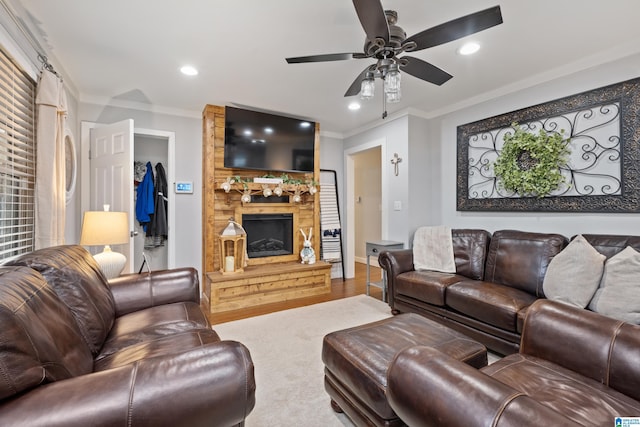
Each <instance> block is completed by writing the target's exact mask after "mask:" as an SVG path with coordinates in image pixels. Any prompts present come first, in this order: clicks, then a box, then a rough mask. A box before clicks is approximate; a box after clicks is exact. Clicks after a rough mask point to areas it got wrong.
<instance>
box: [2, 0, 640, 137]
mask: <svg viewBox="0 0 640 427" xmlns="http://www.w3.org/2000/svg"><path fill="white" fill-rule="evenodd" d="M14 2H15V1H14ZM17 5H18V9H20V8H22V7H23V8H24V10H22V11H20V10H18V13H19V14H20V15H23V16H22V18H23V19H32V20H33V25H31V24H30V26H32V28H33V29H36V31H37V32H39V33H40V35H41V36H42V37H43V39H44V43H45V44H46V46H45V48H47V49H48V52H47V54H48V55H49V56H50V57H52V58H55V60H56V63H58V64H60V65H61V67H63V68H64V73H65V74H66V75H67V76H68V78H69V79H70V80H71V81H72V82H73V83H74V85H75V87H76V88H77V89H78V91H79V96H80V99H81V100H83V101H89V102H92V101H96V100H100V102H106V103H108V102H110V101H115V100H117V101H119V102H126V101H131V102H134V103H143V104H151V105H153V106H154V107H164V108H170V109H173V110H178V111H182V112H186V113H187V114H192V115H193V116H194V117H198V116H199V115H200V113H201V112H202V109H203V107H204V106H205V104H215V105H230V104H231V103H236V104H241V105H245V106H251V107H254V108H256V109H262V110H270V111H275V112H280V113H284V114H288V115H296V116H302V117H308V118H311V119H313V120H315V121H318V122H320V126H321V130H323V131H326V132H335V133H338V134H343V135H344V134H350V133H351V132H353V131H354V130H357V129H360V128H362V127H364V126H368V125H370V124H371V123H376V122H379V121H380V120H381V118H380V115H381V112H382V101H381V98H380V96H379V94H378V95H377V96H376V97H375V98H374V99H373V100H370V101H366V102H363V107H362V109H360V110H359V111H355V112H352V111H349V110H348V109H347V105H348V104H349V102H351V101H353V100H357V97H351V98H344V97H343V95H344V93H345V91H346V90H347V88H348V87H349V85H350V84H351V82H352V81H353V79H354V78H355V77H356V76H357V75H358V74H359V73H360V72H361V71H362V70H363V69H364V67H365V66H366V65H367V64H369V63H373V61H372V60H366V59H361V60H350V61H339V62H326V63H310V64H291V65H290V64H287V63H286V62H285V57H292V56H305V55H315V54H323V53H342V52H361V51H362V48H363V43H364V31H363V30H362V28H361V26H360V22H359V20H358V17H357V16H356V13H355V10H354V7H353V4H352V2H351V1H349V0H322V1H310V0H227V1H222V0H182V1H179V2H178V1H162V2H160V1H157V0H108V1H105V0H55V1H52V0H17ZM495 5H500V6H501V8H502V16H503V19H504V23H503V24H502V25H499V26H496V27H493V28H490V29H488V30H485V31H482V32H480V33H477V34H475V35H472V36H468V37H465V38H464V39H461V40H458V41H454V42H450V43H447V44H445V45H441V46H438V47H434V48H431V49H427V50H423V51H420V52H415V53H413V54H412V55H413V56H416V57H418V58H421V59H423V60H425V61H428V62H430V63H433V64H434V65H437V66H438V67H440V68H442V69H444V70H445V71H447V72H449V73H450V74H452V75H453V76H454V78H453V79H451V80H450V81H449V82H447V83H445V84H444V85H443V86H440V87H438V86H435V85H432V84H430V83H426V82H424V81H422V80H418V79H416V78H414V77H412V76H409V75H406V74H405V75H404V76H403V80H402V93H403V99H402V101H401V102H400V103H399V104H393V105H389V106H388V107H389V114H390V116H393V114H394V113H399V112H403V111H407V109H412V110H413V109H415V110H418V111H420V112H421V114H424V115H426V116H435V115H438V114H442V113H444V112H447V111H451V110H453V109H455V108H459V107H461V106H464V105H468V104H471V103H474V102H479V101H482V100H485V99H488V98H490V97H493V96H496V95H499V94H503V93H507V92H509V91H513V90H517V89H520V88H523V87H526V86H530V85H533V84H537V83H540V82H543V81H545V80H549V79H552V78H555V77H558V76H560V75H566V74H570V73H571V72H573V71H576V70H579V69H584V68H587V67H590V66H594V65H597V64H599V63H604V62H608V61H611V60H614V59H617V58H621V57H624V56H627V55H630V54H633V53H637V52H639V51H640V42H639V40H640V25H639V24H638V21H639V20H640V1H638V0H609V1H606V2H604V1H601V0H536V1H525V0H383V7H384V8H385V9H392V10H396V11H397V12H398V15H399V18H398V25H400V26H401V27H402V28H404V30H405V31H406V33H407V35H408V36H410V35H413V34H415V33H417V32H420V31H422V30H424V29H426V28H429V27H432V26H435V25H438V24H441V23H443V22H446V21H448V20H451V19H455V18H458V17H460V16H462V15H467V14H469V13H473V12H477V11H479V10H482V9H485V8H488V7H492V6H495ZM468 40H475V41H477V42H479V43H480V44H481V46H482V49H481V50H480V52H478V53H477V54H475V55H473V56H469V57H463V56H459V55H457V54H456V49H457V48H458V47H460V46H461V45H462V43H463V42H465V41H468ZM187 63H188V64H192V65H194V66H196V67H197V68H198V69H199V71H200V74H199V75H198V76H197V77H191V78H189V77H185V76H183V75H181V74H180V72H179V71H178V70H179V68H180V67H181V66H182V65H184V64H187ZM377 84H378V89H379V85H380V83H377Z"/></svg>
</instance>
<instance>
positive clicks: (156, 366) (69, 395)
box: [0, 341, 255, 427]
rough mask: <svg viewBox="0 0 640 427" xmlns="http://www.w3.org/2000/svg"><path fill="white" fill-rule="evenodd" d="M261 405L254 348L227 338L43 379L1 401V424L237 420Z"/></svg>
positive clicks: (50, 426)
mask: <svg viewBox="0 0 640 427" xmlns="http://www.w3.org/2000/svg"><path fill="white" fill-rule="evenodd" d="M254 405H255V382H254V372H253V363H252V362H251V358H250V355H249V351H248V350H247V349H246V347H244V346H243V345H242V344H240V343H237V342H233V341H221V342H217V343H214V344H210V345H207V346H203V347H199V348H197V349H193V350H191V351H187V352H184V353H181V354H178V355H168V356H162V357H155V358H149V359H143V360H140V361H138V362H136V363H133V364H131V365H127V366H122V367H120V368H115V369H109V370H106V371H101V372H94V373H91V374H88V375H82V376H78V377H75V378H71V379H68V380H63V381H58V382H54V383H50V384H47V385H44V386H40V387H38V388H36V389H34V390H32V391H30V392H27V393H25V394H23V395H21V396H19V397H17V398H15V399H12V400H10V401H7V402H4V403H3V404H2V405H0V424H1V425H6V426H9V425H13V426H17V425H28V426H31V427H45V426H46V427H54V426H60V427H62V426H66V427H76V426H77V427H80V426H83V427H84V426H89V425H91V426H105V427H107V426H109V427H118V426H122V427H129V426H133V427H135V426H177V425H188V426H212V425H216V426H235V425H237V424H240V423H241V422H242V421H243V420H244V419H245V417H246V416H247V415H248V414H249V412H251V410H252V409H253V407H254Z"/></svg>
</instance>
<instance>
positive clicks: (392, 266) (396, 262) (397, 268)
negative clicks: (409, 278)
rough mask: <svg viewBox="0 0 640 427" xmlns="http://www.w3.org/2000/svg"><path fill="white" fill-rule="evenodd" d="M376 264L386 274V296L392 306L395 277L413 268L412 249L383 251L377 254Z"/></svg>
mask: <svg viewBox="0 0 640 427" xmlns="http://www.w3.org/2000/svg"><path fill="white" fill-rule="evenodd" d="M378 265H380V268H382V269H383V270H384V271H385V273H386V275H387V296H388V298H389V305H390V306H391V307H392V308H393V298H394V295H395V294H394V290H395V284H396V277H397V276H398V275H399V274H402V273H405V272H407V271H412V270H413V249H400V250H397V251H383V252H381V253H380V255H379V256H378Z"/></svg>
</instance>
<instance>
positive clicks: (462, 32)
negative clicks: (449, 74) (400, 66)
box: [405, 6, 502, 52]
mask: <svg viewBox="0 0 640 427" xmlns="http://www.w3.org/2000/svg"><path fill="white" fill-rule="evenodd" d="M499 24H502V13H501V12H500V6H495V7H492V8H489V9H485V10H482V11H480V12H476V13H472V14H470V15H466V16H463V17H461V18H458V19H454V20H452V21H448V22H445V23H444V24H440V25H438V26H436V27H432V28H429V29H427V30H424V31H422V32H420V33H418V34H415V35H413V36H411V37H409V38H407V39H406V40H405V43H406V42H410V41H413V42H416V44H417V47H416V48H415V49H413V50H412V52H415V51H417V50H422V49H427V48H429V47H433V46H438V45H441V44H444V43H448V42H450V41H453V40H457V39H459V38H462V37H465V36H468V35H470V34H474V33H477V32H479V31H482V30H486V29H487V28H491V27H493V26H496V25H499Z"/></svg>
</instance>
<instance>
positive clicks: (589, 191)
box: [456, 78, 640, 213]
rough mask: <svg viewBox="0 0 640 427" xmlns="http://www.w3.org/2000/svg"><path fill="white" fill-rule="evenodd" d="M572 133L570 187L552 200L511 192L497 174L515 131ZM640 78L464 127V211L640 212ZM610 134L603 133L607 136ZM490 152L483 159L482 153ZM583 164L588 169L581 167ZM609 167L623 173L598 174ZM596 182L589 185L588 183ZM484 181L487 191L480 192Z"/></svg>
mask: <svg viewBox="0 0 640 427" xmlns="http://www.w3.org/2000/svg"><path fill="white" fill-rule="evenodd" d="M514 122H517V123H520V124H521V125H526V126H527V127H528V128H529V130H530V131H534V132H537V131H539V129H544V130H545V131H546V132H548V133H549V132H558V131H559V129H563V128H564V129H565V130H567V135H566V139H567V140H571V145H570V149H571V153H570V155H569V157H570V159H569V162H568V165H567V166H565V167H562V168H561V171H562V174H563V175H564V176H565V177H566V179H567V183H566V185H561V186H560V187H559V188H558V189H557V190H555V191H552V192H551V193H550V194H548V195H546V196H544V197H538V196H535V195H526V196H522V195H520V194H518V193H515V192H508V191H507V192H505V190H504V189H501V186H500V185H499V184H498V182H499V178H498V177H497V176H496V175H495V174H494V173H493V172H494V171H493V163H494V162H495V160H496V159H497V157H498V155H499V154H500V151H501V149H502V145H503V141H504V136H505V134H506V133H508V132H513V129H512V128H511V124H512V123H514ZM638 123H640V78H637V79H633V80H628V81H624V82H621V83H617V84H613V85H610V86H606V87H602V88H598V89H594V90H591V91H588V92H583V93H580V94H577V95H572V96H568V97H565V98H560V99H557V100H554V101H550V102H547V103H544V104H539V105H535V106H532V107H528V108H524V109H521V110H517V111H514V112H510V113H506V114H503V115H499V116H494V117H491V118H488V119H484V120H480V121H477V122H473V123H469V124H465V125H461V126H458V129H457V182H456V187H457V196H456V205H457V210H458V211H514V212H517V211H520V212H522V211H534V212H535V211H537V212H595V213H638V212H640V143H639V141H640V126H639V125H638ZM605 128H606V130H605V131H603V130H602V129H605ZM480 143H481V144H482V146H483V147H491V148H483V149H482V151H481V152H478V150H476V145H477V144H480ZM580 162H581V163H580ZM603 163H608V164H610V165H612V166H611V167H612V168H613V169H615V168H617V172H616V171H615V170H614V171H613V172H612V171H610V170H608V171H606V172H605V173H601V172H599V169H597V168H598V167H599V166H600V165H601V164H603ZM585 176H586V177H588V178H589V180H590V181H588V182H586V183H585V182H583V181H584V177H585ZM472 178H473V179H474V180H478V179H479V180H481V181H482V188H480V187H479V184H474V183H473V182H472Z"/></svg>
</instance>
